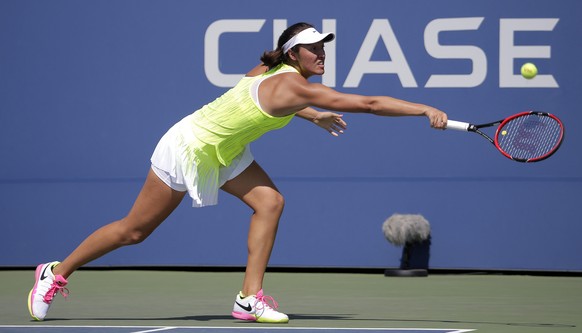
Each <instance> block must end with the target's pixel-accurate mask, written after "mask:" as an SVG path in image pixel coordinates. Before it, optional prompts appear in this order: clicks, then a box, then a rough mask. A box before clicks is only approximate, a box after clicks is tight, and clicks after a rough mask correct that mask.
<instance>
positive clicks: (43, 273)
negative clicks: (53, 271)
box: [40, 265, 50, 281]
mask: <svg viewBox="0 0 582 333" xmlns="http://www.w3.org/2000/svg"><path fill="white" fill-rule="evenodd" d="M49 267H50V265H46V267H45V268H44V269H43V270H42V274H41V275H40V279H41V281H42V280H44V279H46V278H47V277H48V275H46V270H47V268H49Z"/></svg>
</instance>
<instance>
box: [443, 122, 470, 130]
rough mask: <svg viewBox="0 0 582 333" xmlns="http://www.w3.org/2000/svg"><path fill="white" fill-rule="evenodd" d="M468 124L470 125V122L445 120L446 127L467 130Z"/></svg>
mask: <svg viewBox="0 0 582 333" xmlns="http://www.w3.org/2000/svg"><path fill="white" fill-rule="evenodd" d="M469 126H471V124H469V123H464V122H462V121H455V120H448V121H447V129H452V130H457V131H464V132H468V131H469Z"/></svg>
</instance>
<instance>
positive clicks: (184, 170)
mask: <svg viewBox="0 0 582 333" xmlns="http://www.w3.org/2000/svg"><path fill="white" fill-rule="evenodd" d="M253 160H254V158H253V154H252V153H251V150H250V147H249V146H248V145H247V146H246V147H245V149H244V151H243V152H241V153H240V154H239V155H238V156H237V157H236V158H235V159H234V160H233V161H232V163H231V164H230V165H229V166H224V165H222V164H220V162H219V161H218V158H217V156H216V151H215V148H214V146H211V145H207V144H204V143H202V142H200V140H198V139H197V138H196V137H195V136H194V135H193V134H192V132H191V131H189V130H188V129H187V128H184V124H183V123H182V124H181V123H177V124H176V125H174V126H173V127H172V128H170V130H168V132H166V134H164V136H163V137H162V138H161V139H160V141H159V142H158V145H157V146H156V149H155V150H154V153H153V154H152V158H151V162H152V170H153V171H154V173H155V174H156V175H157V176H158V177H159V178H160V179H161V180H162V181H163V182H164V183H166V185H168V186H169V187H170V188H172V189H174V190H176V191H180V192H186V191H188V194H189V195H190V197H191V198H192V207H203V206H211V205H216V204H217V203H218V190H219V189H220V187H221V186H222V185H224V183H226V182H227V181H229V180H231V179H233V178H235V177H236V176H238V175H240V174H241V173H242V172H243V171H244V170H245V169H246V168H248V166H249V165H251V163H252V162H253Z"/></svg>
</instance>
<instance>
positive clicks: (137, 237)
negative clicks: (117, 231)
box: [125, 229, 149, 245]
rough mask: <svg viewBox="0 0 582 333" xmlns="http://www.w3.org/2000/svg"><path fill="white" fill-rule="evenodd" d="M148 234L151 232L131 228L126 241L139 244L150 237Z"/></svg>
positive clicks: (129, 243)
mask: <svg viewBox="0 0 582 333" xmlns="http://www.w3.org/2000/svg"><path fill="white" fill-rule="evenodd" d="M148 236H149V233H146V232H144V231H142V230H139V229H135V230H130V231H129V232H128V233H126V235H125V243H126V244H127V245H134V244H139V243H141V242H143V241H144V240H146V238H148Z"/></svg>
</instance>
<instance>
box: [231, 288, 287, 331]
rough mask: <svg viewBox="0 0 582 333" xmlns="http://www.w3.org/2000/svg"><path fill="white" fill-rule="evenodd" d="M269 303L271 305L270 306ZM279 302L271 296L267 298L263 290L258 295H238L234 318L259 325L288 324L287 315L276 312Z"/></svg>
mask: <svg viewBox="0 0 582 333" xmlns="http://www.w3.org/2000/svg"><path fill="white" fill-rule="evenodd" d="M269 302H270V303H271V304H269ZM277 308H278V304H277V302H275V300H274V299H273V297H271V296H265V295H264V294H263V289H261V290H259V292H258V293H257V294H256V295H252V296H246V297H243V296H242V292H240V293H239V294H238V295H236V299H235V301H234V307H233V309H232V316H233V317H235V318H237V319H241V320H248V321H256V322H258V323H288V322H289V317H287V315H286V314H284V313H281V312H278V311H276V310H275V309H277Z"/></svg>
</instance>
